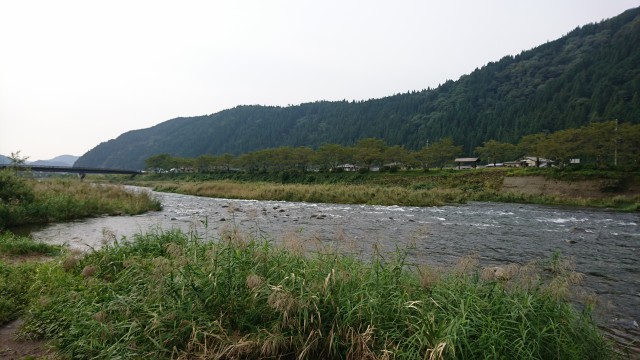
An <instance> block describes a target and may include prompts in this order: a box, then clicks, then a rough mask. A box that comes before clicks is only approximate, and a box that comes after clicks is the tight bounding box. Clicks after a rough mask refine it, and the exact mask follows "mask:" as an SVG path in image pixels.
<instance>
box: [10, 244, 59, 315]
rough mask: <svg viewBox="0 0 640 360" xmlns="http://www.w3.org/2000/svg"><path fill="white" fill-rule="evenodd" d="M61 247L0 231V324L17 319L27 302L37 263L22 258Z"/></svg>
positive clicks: (47, 254) (52, 253) (29, 257)
mask: <svg viewBox="0 0 640 360" xmlns="http://www.w3.org/2000/svg"><path fill="white" fill-rule="evenodd" d="M62 250H63V248H62V247H61V246H54V245H47V244H43V243H39V242H36V241H34V240H33V239H31V238H29V237H25V236H19V235H14V234H12V233H10V232H3V233H0V325H2V324H5V323H7V322H9V321H11V320H15V319H17V318H18V317H19V316H20V314H21V312H22V310H23V309H24V308H25V306H26V305H27V304H28V303H29V297H28V296H27V292H28V290H29V287H30V286H31V284H32V283H33V281H34V277H35V274H36V271H37V269H38V267H39V266H40V263H38V262H33V261H26V260H31V259H33V258H34V257H37V258H39V257H42V256H47V257H50V256H55V255H60V254H61V253H62Z"/></svg>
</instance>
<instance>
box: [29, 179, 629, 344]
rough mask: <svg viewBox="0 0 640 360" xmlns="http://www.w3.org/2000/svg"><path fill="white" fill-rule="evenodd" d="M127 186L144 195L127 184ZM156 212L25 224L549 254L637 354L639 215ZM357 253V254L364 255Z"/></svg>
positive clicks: (83, 233)
mask: <svg viewBox="0 0 640 360" xmlns="http://www.w3.org/2000/svg"><path fill="white" fill-rule="evenodd" d="M134 191H146V190H144V189H139V188H138V189H134ZM154 194H155V196H157V197H158V198H159V199H160V201H161V202H162V204H163V210H162V211H159V212H153V213H148V214H144V215H139V216H117V217H100V218H92V219H88V220H82V221H75V222H69V223H58V224H51V225H47V226H44V227H39V228H35V229H31V234H32V236H33V237H34V238H35V239H37V240H41V241H44V242H47V243H53V244H67V245H69V246H70V247H72V248H77V249H80V250H90V249H91V248H99V247H100V246H102V244H103V243H104V242H105V241H109V240H110V239H113V238H114V237H116V238H118V239H120V238H121V237H123V236H125V237H127V238H131V237H132V236H133V235H134V234H136V233H141V232H146V231H148V230H149V229H158V228H161V229H171V228H179V229H182V230H185V231H197V232H198V233H199V234H200V236H202V237H204V238H216V236H218V233H219V232H220V231H222V230H224V229H229V228H238V229H241V230H243V231H244V232H245V233H248V234H253V235H255V236H257V237H259V238H263V237H264V238H268V239H272V240H274V241H290V240H292V239H294V240H295V241H297V242H298V243H303V244H304V243H305V242H308V243H309V244H311V243H313V244H318V243H322V244H332V245H334V247H336V248H338V249H340V250H341V251H345V252H352V253H354V254H371V252H372V249H373V248H374V246H375V247H376V248H377V249H382V250H383V251H384V250H387V251H391V252H392V251H394V250H395V249H396V248H399V249H410V250H409V256H410V260H411V261H412V262H418V263H422V262H423V263H429V264H431V265H452V264H453V263H455V261H456V260H457V259H459V258H460V257H461V256H466V255H471V256H475V257H477V258H478V259H479V260H480V263H481V265H483V266H502V265H506V264H520V265H523V264H525V263H527V262H529V261H532V260H548V259H550V258H551V257H552V256H553V254H554V253H556V252H559V253H560V254H561V255H562V256H563V257H570V258H573V259H574V260H575V263H576V270H577V271H578V272H581V273H583V274H584V275H585V277H584V281H583V285H581V286H582V287H583V289H584V290H586V291H589V292H593V293H595V294H596V295H597V298H598V301H599V303H600V305H599V307H598V309H599V310H598V312H597V314H596V316H597V320H598V322H599V323H600V324H601V325H602V326H603V328H604V329H605V331H607V332H608V333H609V335H610V336H612V337H614V338H615V339H616V340H617V341H618V342H619V343H622V344H627V345H629V346H630V347H631V348H632V349H634V350H633V351H634V352H637V353H639V354H640V350H638V349H640V329H639V327H638V323H639V322H640V215H639V214H637V213H619V212H610V211H603V210H591V209H566V208H558V207H549V206H538V205H522V204H502V203H470V204H465V205H454V206H441V207H400V206H371V205H336V204H316V203H297V202H281V201H253V200H229V199H216V198H204V197H196V196H188V195H179V194H166V193H154ZM365 256H366V255H365Z"/></svg>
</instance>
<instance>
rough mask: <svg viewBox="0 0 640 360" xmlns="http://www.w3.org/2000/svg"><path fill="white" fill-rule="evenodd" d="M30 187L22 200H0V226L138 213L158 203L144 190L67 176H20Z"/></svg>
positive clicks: (154, 207) (157, 205) (152, 208)
mask: <svg viewBox="0 0 640 360" xmlns="http://www.w3.org/2000/svg"><path fill="white" fill-rule="evenodd" d="M17 181H20V182H22V183H24V185H25V186H27V187H28V188H29V189H30V190H31V191H32V197H31V198H29V199H28V200H25V201H11V202H3V201H0V228H2V227H9V226H16V225H22V224H30V223H47V222H53V221H64V220H71V219H78V218H84V217H91V216H97V215H102V214H108V215H120V214H131V215H132V214H140V213H143V212H146V211H149V210H159V209H160V208H161V204H160V202H159V201H158V200H157V199H154V198H153V197H152V196H151V195H150V194H149V193H147V192H133V191H128V190H127V189H125V188H124V187H123V186H117V185H97V184H90V183H84V182H80V181H78V180H69V179H52V180H46V181H35V180H29V179H19V180H17Z"/></svg>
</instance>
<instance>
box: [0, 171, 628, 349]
mask: <svg viewBox="0 0 640 360" xmlns="http://www.w3.org/2000/svg"><path fill="white" fill-rule="evenodd" d="M5 176H9V175H6V174H5ZM12 180H17V181H13V182H10V183H11V184H12V186H15V188H16V189H20V187H21V186H22V187H23V188H21V189H22V190H23V191H26V190H25V188H27V189H31V190H34V189H33V188H32V187H35V185H36V184H35V183H33V182H30V181H24V180H22V179H15V178H13V179H12ZM63 183H64V182H63ZM65 186H68V187H72V186H75V185H72V184H67V185H65ZM80 186H82V187H83V188H84V186H85V185H80ZM63 187H64V186H63ZM48 189H52V188H51V187H49V188H48ZM56 189H57V188H56ZM86 190H87V191H102V190H103V188H101V187H96V186H89V187H88V188H86ZM27 192H28V191H27ZM49 195H50V196H53V195H52V194H49ZM34 198H35V196H34ZM107 199H114V201H115V202H117V200H116V199H117V197H115V196H114V197H110V198H107ZM31 201H34V200H31ZM3 204H4V205H6V206H7V207H12V206H14V207H15V206H21V205H20V203H19V201H17V200H15V199H14V200H13V201H12V202H8V203H3ZM120 211H123V212H124V210H120ZM22 219H26V218H22ZM205 222H206V220H205ZM205 225H206V223H205ZM106 236H107V239H106V240H108V241H106V242H105V246H104V247H103V248H101V249H99V250H95V251H92V252H90V253H85V254H81V253H72V252H70V251H68V250H66V249H65V248H63V247H52V246H49V245H42V244H38V243H35V242H34V241H33V240H32V239H30V238H28V237H24V236H18V235H15V234H12V233H10V232H4V233H2V234H0V295H1V296H0V324H3V323H5V322H7V321H10V320H12V319H15V318H16V317H18V316H20V317H22V318H23V319H24V324H23V326H22V329H21V336H22V337H24V338H43V339H48V340H49V341H50V344H51V345H52V346H53V347H54V349H55V351H56V354H57V355H59V356H60V357H62V358H116V357H117V358H141V357H151V358H176V359H187V358H221V359H238V358H247V359H248V358H281V359H293V358H300V359H302V358H327V359H342V358H352V359H393V358H396V359H417V358H420V359H423V358H429V359H467V358H479V357H481V358H486V357H496V358H506V357H509V358H521V359H543V358H563V359H565V358H566V359H583V358H591V359H605V358H606V359H608V358H616V357H618V356H619V355H618V354H617V353H616V352H615V351H614V347H613V345H612V344H611V343H610V342H609V341H608V340H606V339H605V338H604V337H603V336H602V334H601V333H600V332H599V330H598V328H597V326H596V325H595V324H594V322H593V321H592V319H591V317H590V311H591V309H592V305H593V303H592V302H591V301H590V299H589V298H585V299H582V300H585V301H584V302H582V305H581V306H580V309H582V310H577V308H576V307H574V306H573V305H571V303H570V302H569V301H568V300H569V299H570V298H571V299H574V300H575V298H572V297H571V285H572V284H575V283H576V282H578V281H579V280H580V275H579V274H577V273H575V272H574V271H572V266H571V262H570V261H567V259H562V258H561V257H559V256H554V258H552V259H550V260H549V261H542V262H532V263H530V264H527V265H525V266H506V267H503V268H485V269H483V268H480V267H479V266H478V262H477V261H476V260H474V259H473V258H464V259H462V260H461V261H460V262H459V264H457V265H456V266H455V267H454V268H452V269H449V270H444V269H439V268H434V267H431V266H428V265H424V264H411V263H408V262H407V261H406V258H405V252H404V251H403V250H398V251H397V252H395V253H393V254H387V253H380V252H379V251H378V250H377V249H375V248H374V249H373V255H371V256H370V257H369V258H354V257H352V256H348V255H344V254H341V253H340V252H339V251H337V250H336V249H338V248H340V246H339V244H333V245H326V244H320V243H318V244H317V245H316V246H315V247H308V248H306V247H303V246H302V243H301V242H296V239H289V240H287V241H282V242H279V243H278V244H276V243H275V242H272V241H269V240H264V239H262V240H258V239H254V238H251V237H250V236H249V235H247V234H243V233H241V232H239V231H238V230H237V229H236V228H235V227H234V226H233V224H231V225H230V226H229V227H227V228H225V229H223V230H222V231H221V232H220V233H219V235H218V236H217V237H215V238H210V237H208V235H207V237H203V236H200V235H199V234H197V233H183V232H180V231H162V230H157V231H150V232H148V233H145V234H138V235H136V236H134V237H133V238H132V239H131V240H126V239H115V237H114V236H112V235H111V236H110V235H109V234H106ZM34 254H35V255H36V256H43V255H44V256H52V258H50V260H48V261H25V256H27V255H29V256H34ZM29 258H31V257H29ZM29 258H27V260H28V259H29ZM0 350H1V349H0Z"/></svg>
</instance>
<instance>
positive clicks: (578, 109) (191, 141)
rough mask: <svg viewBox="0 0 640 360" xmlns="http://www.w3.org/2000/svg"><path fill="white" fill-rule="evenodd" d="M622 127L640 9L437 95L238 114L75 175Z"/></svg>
mask: <svg viewBox="0 0 640 360" xmlns="http://www.w3.org/2000/svg"><path fill="white" fill-rule="evenodd" d="M611 119H618V120H619V121H621V122H630V123H636V124H637V123H640V8H636V9H631V10H628V11H626V12H624V13H622V14H621V15H619V16H617V17H615V18H612V19H609V20H605V21H603V22H600V23H597V24H589V25H585V26H583V27H580V28H577V29H575V30H573V31H571V32H570V33H568V34H567V35H565V36H564V37H562V38H560V39H558V40H555V41H551V42H548V43H546V44H544V45H541V46H538V47H536V48H534V49H531V50H527V51H523V52H522V53H520V54H519V55H516V56H505V57H504V58H502V59H500V60H499V61H497V62H491V63H489V64H487V65H485V66H483V67H482V68H479V69H476V70H475V71H473V72H472V73H471V74H468V75H463V76H461V77H460V78H459V79H458V80H457V81H447V82H446V83H444V84H441V85H440V86H438V87H437V88H435V89H427V90H422V91H411V92H408V93H405V94H397V95H393V96H389V97H385V98H382V99H372V100H368V101H358V102H347V101H338V102H328V101H319V102H314V103H307V104H301V105H297V106H289V107H270V106H238V107H236V108H233V109H229V110H224V111H221V112H219V113H216V114H212V115H205V116H197V117H189V118H176V119H173V120H169V121H166V122H163V123H161V124H158V125H156V126H153V127H151V128H148V129H142V130H135V131H130V132H127V133H124V134H122V135H121V136H119V137H118V138H117V139H114V140H110V141H107V142H104V143H101V144H100V145H98V146H96V147H95V148H93V149H92V150H90V151H89V152H87V153H86V154H84V155H83V156H82V157H81V158H80V159H79V160H78V161H77V162H76V166H96V167H116V168H143V167H144V159H146V158H148V157H149V156H151V155H155V154H160V153H168V154H171V155H174V156H184V157H197V156H199V155H202V154H213V155H220V154H223V153H231V154H234V155H238V154H242V153H246V152H251V151H255V150H259V149H263V148H273V147H278V146H310V147H313V148H316V147H317V146H319V145H321V144H323V143H335V144H341V145H353V144H354V143H356V142H357V141H358V140H359V139H363V138H378V139H383V140H384V141H385V142H386V144H387V145H403V146H405V147H406V148H408V149H412V150H415V149H419V148H422V147H423V146H425V145H426V144H427V142H428V141H431V142H433V141H437V140H439V139H441V138H443V137H452V138H453V139H454V141H455V143H456V144H460V145H463V147H464V149H465V151H466V152H469V153H470V152H471V151H472V150H473V149H474V148H475V147H476V146H479V145H481V144H482V143H483V142H484V141H487V140H490V139H495V140H498V141H503V142H516V141H518V139H519V138H520V137H521V136H522V135H526V134H532V133H537V132H542V131H548V132H553V131H557V130H561V129H566V128H571V127H579V126H581V125H584V124H587V123H589V122H592V121H604V120H611Z"/></svg>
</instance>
